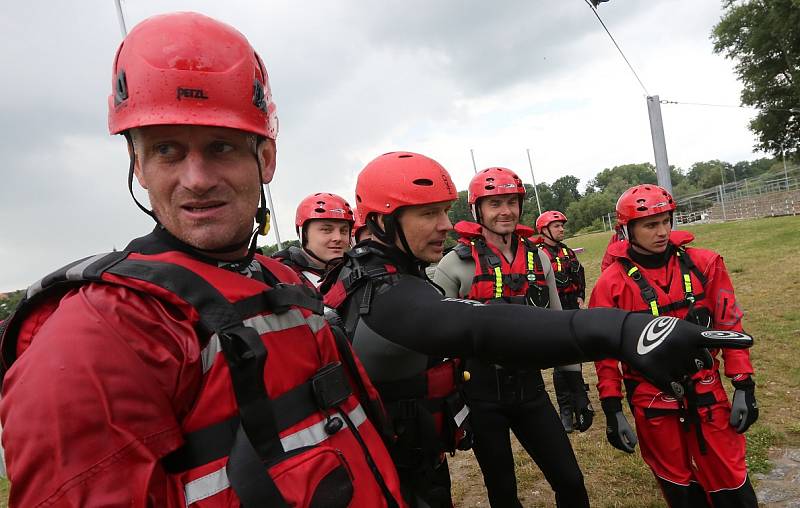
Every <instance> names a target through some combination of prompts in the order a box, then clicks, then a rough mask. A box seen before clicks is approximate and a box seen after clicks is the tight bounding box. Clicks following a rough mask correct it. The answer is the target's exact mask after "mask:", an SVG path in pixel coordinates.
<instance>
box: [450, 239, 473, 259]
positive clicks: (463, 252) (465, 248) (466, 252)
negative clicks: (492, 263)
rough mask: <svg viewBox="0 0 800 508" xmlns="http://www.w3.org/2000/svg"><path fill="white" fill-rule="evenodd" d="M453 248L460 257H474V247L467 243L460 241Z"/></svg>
mask: <svg viewBox="0 0 800 508" xmlns="http://www.w3.org/2000/svg"><path fill="white" fill-rule="evenodd" d="M453 250H454V251H455V253H456V255H457V256H458V258H459V259H472V248H471V247H470V246H469V245H467V244H465V243H461V242H458V243H457V244H456V246H455V247H453Z"/></svg>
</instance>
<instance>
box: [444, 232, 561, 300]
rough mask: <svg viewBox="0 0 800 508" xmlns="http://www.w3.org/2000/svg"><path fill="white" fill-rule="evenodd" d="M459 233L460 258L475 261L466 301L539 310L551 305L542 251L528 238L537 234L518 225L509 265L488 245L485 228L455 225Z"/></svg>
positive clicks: (457, 250) (513, 238)
mask: <svg viewBox="0 0 800 508" xmlns="http://www.w3.org/2000/svg"><path fill="white" fill-rule="evenodd" d="M455 231H456V233H458V235H459V238H458V245H456V247H455V249H454V250H455V251H456V254H457V255H458V257H459V258H461V259H472V260H474V261H475V276H474V277H473V279H472V286H471V289H470V292H469V294H468V295H465V298H468V299H470V300H477V301H479V302H484V303H486V302H505V303H517V304H522V305H534V306H536V307H548V306H549V305H550V292H549V290H548V288H547V279H546V278H545V275H544V267H543V266H542V261H541V259H540V258H539V253H538V249H537V248H536V246H535V245H533V243H531V242H530V241H528V240H527V237H528V236H530V235H531V234H533V230H532V229H531V228H528V227H526V226H523V225H517V228H516V230H515V232H514V234H513V235H512V240H511V246H512V250H514V258H513V260H512V261H511V263H509V262H508V261H507V260H506V258H505V256H503V254H502V253H501V252H500V250H499V249H498V248H497V247H495V246H494V245H491V244H489V243H487V242H486V239H485V238H484V237H483V228H482V227H481V225H480V224H476V223H474V222H467V221H461V222H459V223H458V224H456V225H455Z"/></svg>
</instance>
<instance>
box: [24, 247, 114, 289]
mask: <svg viewBox="0 0 800 508" xmlns="http://www.w3.org/2000/svg"><path fill="white" fill-rule="evenodd" d="M107 255H108V252H104V253H102V254H97V255H94V256H91V257H88V258H86V259H84V260H83V261H79V262H77V263H76V264H75V265H73V266H71V267H70V268H69V269H68V270H67V271H66V272H65V277H66V279H67V280H82V279H83V271H84V270H86V267H88V266H89V265H91V264H92V263H94V262H95V261H97V260H98V259H101V258H104V257H106V256H107ZM67 266H69V265H67ZM62 269H63V268H62ZM46 278H47V277H45V279H46ZM42 281H44V279H39V280H37V281H36V282H34V283H33V284H31V286H30V287H29V288H28V291H27V292H26V293H25V298H27V299H30V298H32V297H33V296H34V295H35V294H37V293H39V292H41V291H42Z"/></svg>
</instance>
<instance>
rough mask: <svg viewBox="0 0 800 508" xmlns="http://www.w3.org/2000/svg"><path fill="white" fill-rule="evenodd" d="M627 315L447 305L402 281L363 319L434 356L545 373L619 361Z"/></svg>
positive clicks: (418, 283) (427, 288) (428, 290)
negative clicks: (563, 367)
mask: <svg viewBox="0 0 800 508" xmlns="http://www.w3.org/2000/svg"><path fill="white" fill-rule="evenodd" d="M627 315H628V313H627V312H624V311H619V310H615V309H593V310H582V311H550V310H546V309H538V308H535V307H528V306H523V305H481V304H477V303H476V302H470V301H466V300H457V299H452V298H445V297H444V296H442V295H441V294H440V293H439V292H438V291H437V290H436V289H435V288H434V287H433V286H432V285H430V284H429V283H427V282H426V281H424V280H422V279H419V278H416V277H402V278H401V280H400V282H398V283H397V284H395V285H391V286H389V285H385V286H383V287H381V289H380V290H379V291H378V292H377V294H376V295H375V297H374V299H373V301H372V304H371V308H370V312H369V313H368V314H366V315H364V316H362V319H364V321H365V324H367V325H368V326H369V327H370V328H371V329H372V330H373V331H375V332H377V333H378V334H380V335H381V336H383V337H384V338H385V339H387V340H389V341H391V342H394V343H396V344H398V345H401V346H403V347H406V348H408V349H412V350H414V351H417V352H420V353H423V354H427V355H430V356H439V357H478V358H481V359H483V360H486V361H490V362H493V363H501V364H506V365H509V364H519V365H525V366H529V367H539V368H544V367H552V366H555V365H565V364H570V363H577V362H581V361H589V360H596V359H600V358H605V357H608V356H611V354H612V353H614V352H616V351H618V350H619V347H620V341H621V332H622V326H623V322H624V321H625V318H626V316H627Z"/></svg>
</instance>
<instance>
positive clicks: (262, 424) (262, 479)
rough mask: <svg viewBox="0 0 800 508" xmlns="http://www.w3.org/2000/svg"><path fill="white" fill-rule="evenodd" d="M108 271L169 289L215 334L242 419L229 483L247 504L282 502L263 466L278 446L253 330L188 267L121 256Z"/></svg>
mask: <svg viewBox="0 0 800 508" xmlns="http://www.w3.org/2000/svg"><path fill="white" fill-rule="evenodd" d="M108 272H109V273H113V274H117V275H122V276H126V277H131V278H134V279H139V280H145V281H148V282H151V283H153V284H156V285H158V286H160V287H163V288H165V289H168V290H169V291H171V292H173V293H175V294H176V295H177V296H179V297H180V298H181V299H183V300H184V301H186V302H188V303H190V304H191V305H192V306H193V307H194V308H195V309H197V312H198V314H199V316H200V322H201V323H202V324H203V326H204V327H205V328H206V329H207V331H208V332H215V333H217V335H218V336H219V339H220V346H221V348H222V351H223V353H224V355H225V360H226V361H227V363H228V370H229V373H230V376H231V382H232V384H233V390H234V395H235V396H236V402H237V405H238V407H239V415H240V418H241V421H240V424H239V429H238V430H237V433H236V438H235V441H234V445H233V448H232V449H231V453H230V457H229V459H228V476H229V478H230V482H231V487H233V489H234V491H235V492H236V495H237V496H239V498H240V500H241V501H242V504H243V506H245V507H246V508H250V507H254V506H265V505H266V506H276V507H284V506H287V504H286V501H285V500H284V499H283V496H282V495H281V493H280V491H279V490H278V487H277V486H276V485H275V482H274V481H273V480H272V478H271V477H270V476H269V475H268V474H267V472H266V469H265V466H264V463H265V462H268V461H270V460H274V459H275V458H276V457H278V456H280V455H281V454H282V453H283V447H282V445H281V442H280V436H279V435H278V427H277V423H276V421H275V413H274V411H273V405H272V401H271V400H270V398H269V394H268V393H267V389H266V385H265V384H264V364H265V363H266V360H267V349H266V347H265V346H264V343H263V341H262V340H261V337H260V336H259V334H258V332H257V331H256V330H255V329H253V328H250V327H246V326H244V325H243V324H242V317H241V315H240V314H239V312H238V311H237V310H236V308H235V307H234V305H233V304H231V303H230V302H229V301H228V300H227V299H226V298H225V297H224V296H223V295H222V294H221V293H220V292H219V291H218V290H217V289H216V288H215V287H214V286H212V285H211V284H210V283H209V282H207V281H206V280H205V279H203V278H202V277H200V276H199V275H197V274H195V273H194V272H192V271H191V270H189V269H188V268H184V267H182V266H179V265H175V264H171V263H161V262H152V261H143V260H130V259H126V260H124V261H122V262H120V263H117V264H115V265H114V266H112V267H111V268H110V269H109V270H108ZM254 455H255V458H254ZM251 475H252V476H251Z"/></svg>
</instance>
